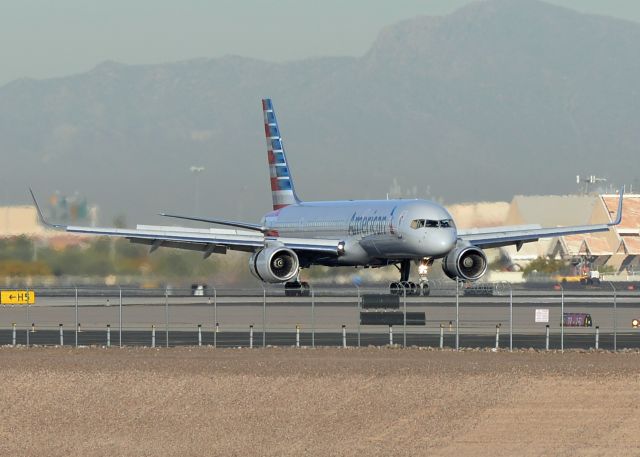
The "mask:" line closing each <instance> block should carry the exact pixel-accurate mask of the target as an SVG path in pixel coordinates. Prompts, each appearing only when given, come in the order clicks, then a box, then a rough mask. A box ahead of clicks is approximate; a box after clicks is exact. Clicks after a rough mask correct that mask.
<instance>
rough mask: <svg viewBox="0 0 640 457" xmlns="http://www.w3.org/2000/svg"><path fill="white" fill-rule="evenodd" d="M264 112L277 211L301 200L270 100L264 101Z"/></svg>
mask: <svg viewBox="0 0 640 457" xmlns="http://www.w3.org/2000/svg"><path fill="white" fill-rule="evenodd" d="M262 111H263V113H264V133H265V135H266V137H267V153H268V159H269V174H270V177H271V196H272V197H273V209H274V210H276V209H280V208H282V207H284V206H288V205H292V204H294V203H298V202H299V201H300V200H298V197H297V196H296V191H295V188H294V187H293V178H292V177H291V173H290V171H289V164H288V163H287V156H286V154H285V152H284V146H283V145H282V137H281V136H280V128H279V127H278V120H277V119H276V113H275V111H274V110H273V103H271V99H270V98H265V99H262Z"/></svg>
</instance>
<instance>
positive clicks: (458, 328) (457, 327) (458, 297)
mask: <svg viewBox="0 0 640 457" xmlns="http://www.w3.org/2000/svg"><path fill="white" fill-rule="evenodd" d="M459 322H460V278H456V351H459V350H460V324H459Z"/></svg>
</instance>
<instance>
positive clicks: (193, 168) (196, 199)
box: [189, 165, 204, 215]
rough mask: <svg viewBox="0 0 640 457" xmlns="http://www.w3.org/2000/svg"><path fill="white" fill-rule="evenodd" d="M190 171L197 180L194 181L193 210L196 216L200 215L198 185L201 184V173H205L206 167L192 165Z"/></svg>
mask: <svg viewBox="0 0 640 457" xmlns="http://www.w3.org/2000/svg"><path fill="white" fill-rule="evenodd" d="M189 171H191V173H193V174H194V175H195V180H194V208H193V212H194V214H195V215H197V214H198V211H199V209H200V208H199V206H200V205H199V197H200V196H199V194H198V184H199V182H200V179H199V177H200V173H202V172H203V171H204V167H202V166H196V165H191V167H189Z"/></svg>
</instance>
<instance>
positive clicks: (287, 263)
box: [249, 246, 300, 283]
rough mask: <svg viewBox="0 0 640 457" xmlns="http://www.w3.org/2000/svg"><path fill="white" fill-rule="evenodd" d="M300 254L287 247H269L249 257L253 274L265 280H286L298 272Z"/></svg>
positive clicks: (274, 281)
mask: <svg viewBox="0 0 640 457" xmlns="http://www.w3.org/2000/svg"><path fill="white" fill-rule="evenodd" d="M299 269H300V262H299V260H298V255H297V254H296V253H295V252H294V251H292V250H291V249H288V248H285V247H279V246H276V247H268V248H264V249H261V250H259V251H256V252H255V253H253V254H252V255H251V257H250V258H249V270H250V271H251V274H252V275H253V276H255V277H256V278H258V279H259V280H260V281H263V282H271V283H278V282H286V281H288V280H290V279H292V278H293V277H295V276H296V275H297V274H298V270H299Z"/></svg>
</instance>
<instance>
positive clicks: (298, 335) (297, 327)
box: [296, 324, 300, 348]
mask: <svg viewBox="0 0 640 457" xmlns="http://www.w3.org/2000/svg"><path fill="white" fill-rule="evenodd" d="M296 347H297V348H299V347H300V325H298V324H296Z"/></svg>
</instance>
